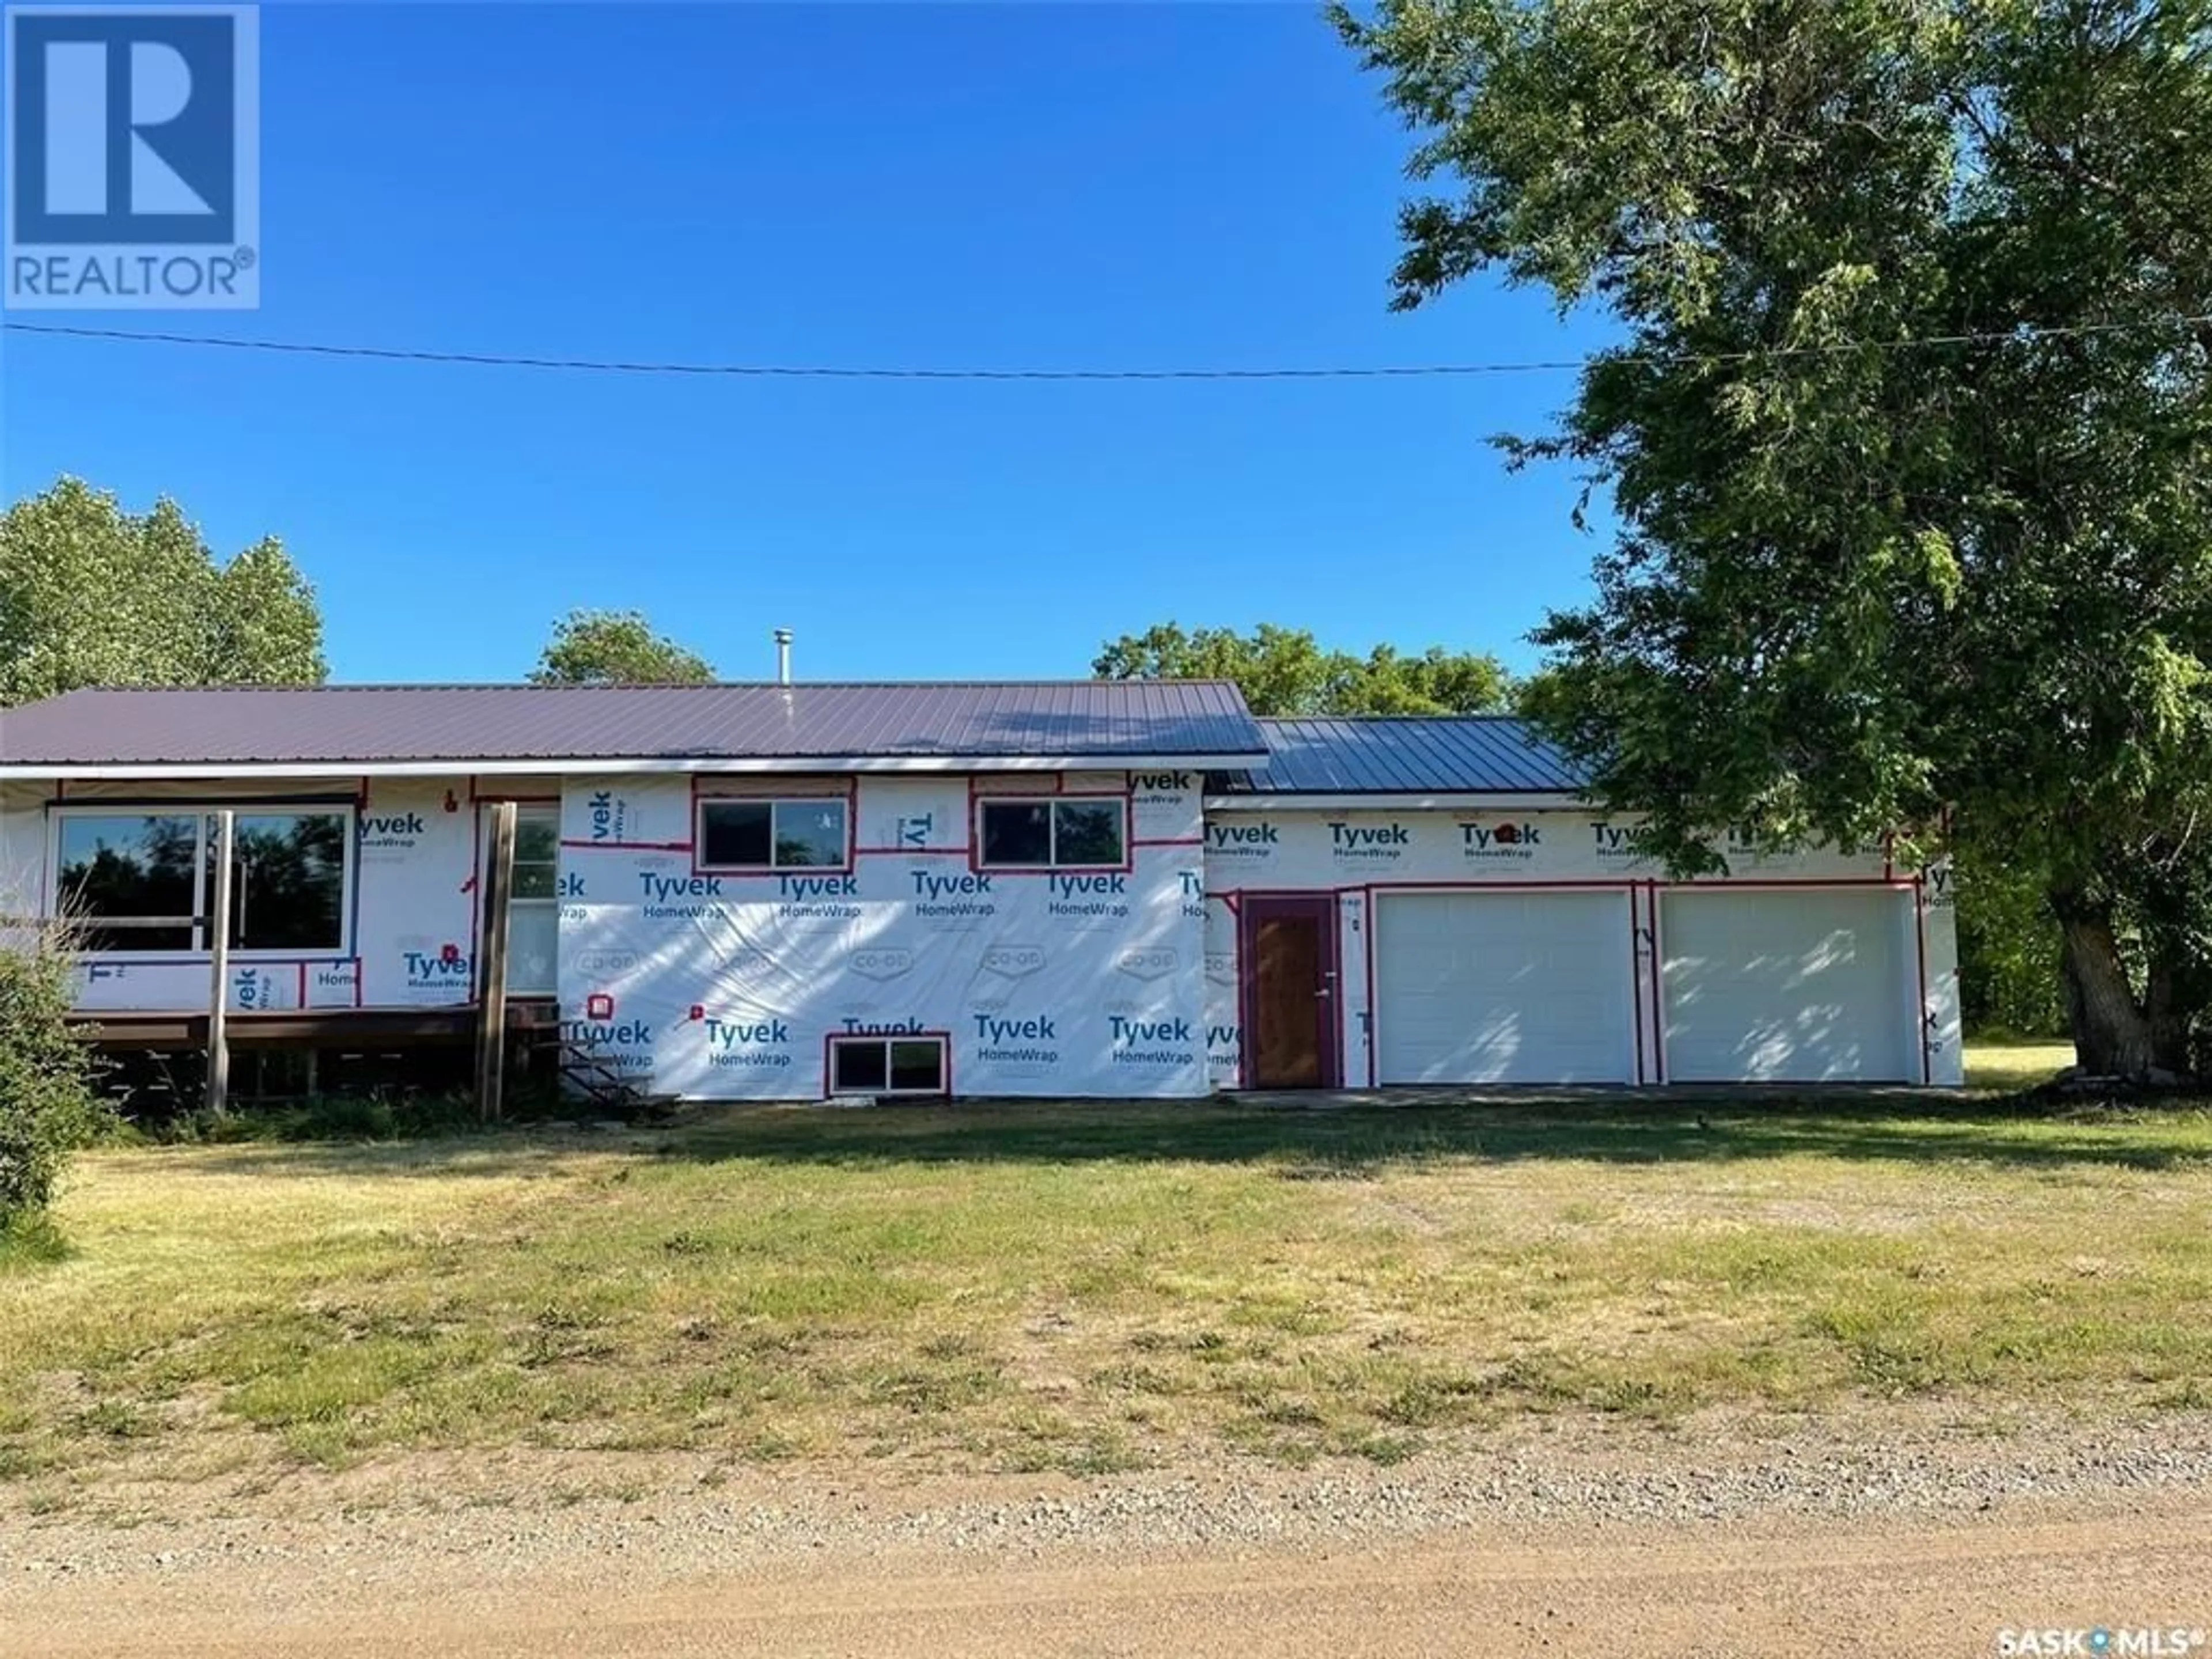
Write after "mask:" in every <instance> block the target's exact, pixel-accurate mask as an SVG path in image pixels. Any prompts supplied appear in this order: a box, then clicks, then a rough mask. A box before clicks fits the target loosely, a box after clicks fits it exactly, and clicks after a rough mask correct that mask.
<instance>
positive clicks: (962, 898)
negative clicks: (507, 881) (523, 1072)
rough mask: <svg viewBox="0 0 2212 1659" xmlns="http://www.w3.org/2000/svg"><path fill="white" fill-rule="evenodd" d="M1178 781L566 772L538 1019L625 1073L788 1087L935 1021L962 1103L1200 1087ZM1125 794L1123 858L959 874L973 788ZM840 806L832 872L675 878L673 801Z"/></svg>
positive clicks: (1198, 925)
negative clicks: (547, 1011) (866, 1041)
mask: <svg viewBox="0 0 2212 1659" xmlns="http://www.w3.org/2000/svg"><path fill="white" fill-rule="evenodd" d="M1200 783H1201V780H1200V777H1199V776H1198V775H1196V774H1194V773H1170V774H1162V775H1143V774H1139V775H1133V776H1132V775H1125V774H1121V773H1110V774H1094V775H1075V774H1069V775H1061V776H1060V777H1059V778H1058V779H1057V781H1055V779H1054V777H1053V776H1052V775H1043V776H1042V777H1013V776H1003V777H977V778H969V777H965V776H962V775H945V776H933V777H927V778H910V777H902V778H873V777H862V778H860V779H858V780H857V781H854V780H844V779H835V780H830V779H809V780H794V779H786V780H783V781H781V782H779V783H778V784H776V785H774V786H769V785H767V784H763V783H761V782H758V781H740V780H734V779H732V780H720V781H717V780H713V779H702V780H700V781H697V782H696V783H694V782H692V781H687V780H685V779H682V778H667V779H647V780H640V779H636V778H633V777H621V778H611V777H610V778H589V777H576V778H571V779H569V780H568V781H567V783H566V787H565V788H564V790H563V795H562V827H561V836H562V849H561V857H562V889H563V902H562V910H561V922H560V996H561V1012H562V1019H563V1021H564V1022H565V1023H566V1024H565V1030H567V1032H568V1035H569V1036H571V1037H572V1038H574V1039H576V1040H579V1041H580V1042H583V1043H585V1044H586V1046H587V1047H589V1048H592V1049H593V1050H594V1051H596V1052H598V1053H599V1054H601V1055H602V1056H603V1057H604V1058H605V1059H606V1060H608V1061H609V1062H610V1063H611V1064H612V1065H613V1066H616V1067H617V1069H618V1070H619V1071H620V1072H622V1073H623V1074H624V1075H625V1076H627V1077H629V1079H632V1080H633V1081H635V1083H637V1084H638V1085H640V1086H641V1087H644V1088H647V1089H649V1090H651V1091H653V1092H655V1093H659V1094H669V1095H678V1096H683V1097H692V1098H709V1099H766V1100H776V1099H811V1098H818V1097H821V1096H822V1095H823V1094H824V1093H825V1092H826V1091H827V1090H826V1080H827V1076H826V1070H825V1060H826V1043H827V1040H828V1039H829V1037H831V1036H839V1035H844V1034H855V1035H858V1034H866V1033H871V1032H915V1033H937V1034H942V1035H943V1036H945V1039H946V1041H947V1043H948V1046H949V1050H950V1056H951V1085H952V1087H953V1088H954V1089H955V1090H956V1091H957V1092H959V1093H962V1094H966V1095H1044V1096H1052V1095H1121V1096H1130V1095H1135V1096H1155V1097H1190V1096H1197V1095H1202V1094H1204V1093H1206V1087H1207V1085H1206V1042H1205V1031H1204V1027H1203V1018H1202V1012H1203V1007H1204V1004H1205V993H1204V975H1205V964H1204V940H1205V904H1204V899H1203V893H1202V887H1201V876H1200ZM1061 792H1066V793H1099V794H1111V795H1115V796H1122V795H1126V796H1127V799H1128V800H1129V803H1130V817H1129V843H1130V844H1129V848H1128V854H1129V856H1128V859H1127V866H1128V867H1127V869H1124V870H1115V871H1088V870H1066V871H1054V872H1046V871H1008V870H990V871H983V870H978V869H976V868H975V867H974V862H973V860H972V857H971V847H970V842H971V837H972V836H973V833H974V819H975V811H974V803H975V799H976V797H977V796H978V795H980V794H988V793H998V794H1001V795H1004V794H1019V795H1023V796H1036V795H1051V794H1054V793H1061ZM715 793H746V794H750V795H752V796H755V797H758V796H760V795H763V794H769V795H775V796H781V797H784V798H788V797H789V796H790V795H791V794H793V793H802V794H813V793H844V794H846V795H847V796H848V799H851V800H852V802H853V808H852V812H853V825H854V842H855V850H854V857H853V860H852V867H851V868H850V869H849V870H848V871H836V872H821V871H808V870H792V871H786V872H781V873H780V874H769V875H755V874H747V875H727V874H709V873H704V872H699V871H698V870H697V869H696V862H695V859H694V856H693V847H692V836H693V829H694V825H693V817H694V799H695V795H696V794H715Z"/></svg>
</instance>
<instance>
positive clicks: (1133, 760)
mask: <svg viewBox="0 0 2212 1659" xmlns="http://www.w3.org/2000/svg"><path fill="white" fill-rule="evenodd" d="M1266 764H1267V755H1266V754H1265V753H1263V752H1261V751H1258V750H1239V751H1208V752H1206V753H1201V754H1176V753H1157V752H1148V753H1141V754H1127V755H847V756H817V755H792V756H770V757H732V756H698V755H690V756H674V755H671V756H653V757H605V756H596V757H594V756H582V755H537V756H507V757H499V758H488V757H449V758H442V759H422V760H376V761H364V760H345V759H325V760H290V761H128V762H125V761H118V762H102V761H73V762H67V763H63V762H45V761H11V762H6V763H0V782H9V781H19V782H43V781H62V782H77V781H92V780H112V781H118V782H150V781H162V780H189V779H196V778H206V779H210V780H217V779H225V778H238V779H263V778H270V779H284V778H330V777H344V778H410V777H429V778H447V777H520V776H543V775H545V774H547V773H560V774H564V775H566V774H570V773H580V774H589V775H596V776H608V775H631V774H636V775H645V774H651V773H656V772H669V773H677V774H683V773H691V772H720V773H772V772H804V773H818V772H854V773H882V772H908V773H915V772H919V773H938V774H942V773H947V772H955V773H957V772H1206V771H1243V770H1249V769H1255V768H1258V767H1261V766H1265V765H1266Z"/></svg>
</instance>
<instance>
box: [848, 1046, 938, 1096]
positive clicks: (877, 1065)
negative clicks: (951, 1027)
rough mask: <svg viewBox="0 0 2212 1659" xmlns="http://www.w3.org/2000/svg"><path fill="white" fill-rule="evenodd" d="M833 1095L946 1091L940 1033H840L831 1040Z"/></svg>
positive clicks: (933, 1092)
mask: <svg viewBox="0 0 2212 1659" xmlns="http://www.w3.org/2000/svg"><path fill="white" fill-rule="evenodd" d="M829 1092H830V1093H831V1094H833V1095H941V1094H944V1093H945V1039H944V1038H943V1037H941V1036H841V1037H832V1038H830V1039H829Z"/></svg>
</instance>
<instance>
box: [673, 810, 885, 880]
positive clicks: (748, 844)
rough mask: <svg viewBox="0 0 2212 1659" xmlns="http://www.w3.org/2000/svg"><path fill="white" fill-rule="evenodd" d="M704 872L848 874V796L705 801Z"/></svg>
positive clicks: (702, 820) (701, 853)
mask: <svg viewBox="0 0 2212 1659" xmlns="http://www.w3.org/2000/svg"><path fill="white" fill-rule="evenodd" d="M697 846H698V849H699V851H698V860H699V867H700V868H701V869H702V870H721V871H746V870H823V869H829V870H842V869H843V868H845V867H846V866H847V865H848V863H849V862H850V848H849V847H848V842H847V839H846V803H845V800H844V799H843V798H842V796H816V797H813V798H811V799H799V800H735V799H732V800H702V801H701V802H700V803H699V838H698V842H697Z"/></svg>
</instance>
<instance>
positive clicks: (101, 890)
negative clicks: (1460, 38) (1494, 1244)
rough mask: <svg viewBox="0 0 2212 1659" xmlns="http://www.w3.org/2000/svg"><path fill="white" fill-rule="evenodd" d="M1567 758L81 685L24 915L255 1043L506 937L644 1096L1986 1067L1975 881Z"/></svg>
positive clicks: (1204, 1088)
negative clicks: (1688, 835) (1718, 860)
mask: <svg viewBox="0 0 2212 1659" xmlns="http://www.w3.org/2000/svg"><path fill="white" fill-rule="evenodd" d="M1579 783H1580V780H1579V779H1578V777H1577V775H1576V773H1575V771H1574V769H1572V768H1571V766H1570V765H1569V764H1568V763H1566V762H1565V760H1564V758H1563V757H1561V756H1560V755H1559V753H1557V752H1556V751H1555V750H1553V749H1552V748H1550V747H1549V746H1547V744H1544V743H1543V742H1542V741H1541V740H1540V739H1538V738H1536V737H1535V736H1534V735H1533V734H1532V733H1531V732H1529V731H1528V729H1527V728H1526V727H1524V726H1522V724H1521V723H1520V722H1518V721H1516V720H1510V719H1497V718H1440V719H1377V720H1256V719H1255V718H1253V717H1252V716H1251V714H1249V712H1248V711H1247V709H1246V708H1245V706H1244V703H1243V699H1242V698H1241V697H1240V696H1238V694H1237V690H1235V689H1234V688H1233V687H1231V686H1229V685H1226V684H1213V683H1200V682H1100V681H1083V682H1073V683H1066V684H820V683H811V684H747V685H736V684H732V685H713V686H696V687H644V688H627V687H577V688H553V687H538V686H489V685H453V686H435V685H420V686H331V687H327V688H319V689H312V690H292V689H283V690H279V689H265V690H264V689H213V690H84V691H75V692H71V693H69V694H68V695H66V696H60V697H57V698H54V699H52V700H51V701H48V702H42V703H37V704H33V705H30V706H27V707H24V708H15V709H10V710H9V711H7V712H6V714H4V716H0V889H4V896H3V897H4V902H0V908H4V909H5V910H6V912H7V913H8V914H9V915H10V916H12V917H14V918H15V919H16V921H17V922H18V923H19V924H20V923H21V922H23V921H27V919H29V918H32V917H40V916H52V915H57V914H62V913H65V914H67V915H70V916H71V917H72V918H74V920H75V921H76V924H77V926H78V927H79V934H78V939H79V947H78V948H79V951H80V953H81V954H80V960H79V966H78V969H77V971H78V975H79V981H80V987H79V994H78V1007H79V1009H80V1011H81V1012H82V1013H83V1014H84V1015H85V1016H86V1017H87V1018H88V1020H96V1021H97V1023H98V1028H99V1040H100V1042H103V1043H106V1044H109V1045H111V1046H115V1047H118V1048H125V1047H130V1048H162V1047H171V1048H190V1047H192V1046H196V1045H197V1044H198V1043H199V1042H201V1041H203V1039H204V1033H205V1030H206V1027H207V1024H208V1022H209V1019H210V1010H211V1006H212V1004H213V1000H214V998H213V992H212V979H213V974H212V964H213V958H214V957H215V954H216V951H215V947H216V945H217V943H218V940H217V939H216V930H217V928H218V927H220V928H221V929H222V930H223V935H222V939H221V940H220V943H221V945H222V956H223V957H224V958H225V961H224V964H223V979H224V989H225V998H226V1005H227V1006H226V1008H225V1022H224V1023H225V1025H226V1027H227V1030H228V1039H229V1041H231V1042H234V1043H238V1044H241V1045H246V1044H264V1045H272V1046H276V1045H289V1046H292V1047H296V1048H343V1047H345V1046H347V1045H360V1044H363V1043H370V1042H374V1043H382V1044H387V1045H391V1044H399V1045H404V1044H413V1043H426V1044H427V1043H436V1042H465V1041H467V1040H468V1039H469V1036H470V1034H471V1031H473V1030H475V1029H476V1028H477V1019H478V1016H479V1013H480V1012H481V1009H480V1006H479V1005H480V1003H481V1001H482V998H481V987H482V985H483V981H484V979H485V977H486V970H487V964H488V963H489V962H490V961H491V959H492V958H493V957H494V956H495V955H497V956H499V957H501V958H502V960H501V969H502V971H503V977H504V981H505V998H504V1000H503V1001H502V1002H501V1007H502V1009H503V1010H504V1011H506V1012H508V1013H510V1014H511V1015H512V1019H511V1022H510V1023H511V1024H513V1026H515V1027H517V1028H519V1029H523V1030H531V1029H537V1030H548V1031H553V1032H557V1033H558V1035H559V1038H560V1040H561V1041H562V1042H563V1043H564V1044H565V1045H566V1046H567V1047H568V1048H569V1049H571V1050H572V1051H574V1052H577V1053H580V1054H586V1055H589V1056H591V1057H592V1060H593V1063H594V1064H596V1065H598V1066H602V1067H604V1068H605V1071H606V1072H607V1073H609V1074H610V1075H613V1076H616V1077H618V1078H620V1079H623V1080H624V1081H625V1082H626V1083H628V1084H629V1085H632V1086H634V1087H635V1089H636V1090H637V1091H641V1092H645V1093H649V1094H653V1095H660V1096H673V1097H690V1098H716V1099H769V1100H787V1099H811V1098H819V1097H824V1096H828V1095H845V1094H868V1095H898V1094H913V1095H955V1094H957V1095H969V1096H999V1095H1031V1096H1146V1097H1154V1096H1156V1097H1194V1096H1200V1095H1205V1094H1207V1093H1209V1092H1211V1091H1215V1090H1223V1089H1260V1088H1265V1089H1285V1088H1297V1087H1302V1086H1305V1087H1330V1086H1338V1085H1390V1084H1416V1083H1419V1084H1443V1083H1468V1084H1485V1085H1495V1084H1558V1083H1591V1084H1647V1085H1654V1084H1676V1083H1713V1082H1739V1081H1788V1082H1798V1083H1816V1082H1829V1081H1838V1082H1840V1081H1849V1082H1854V1083H1863V1082H1875V1081H1881V1082H1899V1083H1913V1084H1922V1083H1935V1084H1955V1083H1958V1082H1960V1031H1959V1000H1958V987H1957V970H1956V956H1957V952H1956V946H1955V942H1954V931H1953V921H1952V911H1951V902H1950V898H1951V896H1950V890H1949V881H1948V869H1947V868H1946V867H1944V866H1933V867H1930V868H1926V869H1920V868H1904V867H1899V866H1893V864H1892V863H1891V862H1890V861H1889V860H1888V859H1887V857H1886V856H1885V855H1884V854H1883V852H1882V850H1881V849H1880V848H1874V849H1869V850H1866V851H1862V852H1858V853H1855V854H1843V853H1840V852H1833V851H1825V850H1819V849H1814V850H1810V851H1805V852H1801V853H1795V854H1787V855H1782V856H1771V857H1767V856H1761V855H1759V854H1758V853H1757V852H1756V851H1755V850H1754V849H1753V848H1748V847H1744V846H1729V847H1727V848H1724V849H1723V850H1724V851H1725V853H1726V855H1727V859H1728V863H1729V873H1728V874H1727V875H1726V876H1723V877H1715V878H1701V879H1698V880H1694V881H1687V882H1683V881H1674V880H1670V879H1668V876H1667V874H1666V872H1664V871H1663V870H1661V869H1658V868H1656V867H1652V866H1649V865H1647V864H1646V863H1645V862H1644V861H1643V860H1640V859H1639V858H1638V855H1637V853H1636V850H1635V848H1634V846H1633V837H1632V825H1631V824H1627V823H1620V822H1615V821H1612V820H1608V819H1607V818H1606V817H1603V816H1601V815H1600V814H1597V813H1595V812H1593V811H1591V810H1590V808H1589V805H1588V803H1587V802H1586V801H1585V800H1584V799H1583V796H1582V795H1581V794H1580V793H1579ZM510 802H511V803H513V825H514V828H513V854H512V866H511V876H510V878H508V879H507V882H506V884H505V885H506V891H505V892H504V893H503V894H502V895H501V900H502V902H501V904H500V905H499V906H498V907H497V909H498V911H500V912H502V913H503V915H504V922H503V926H502V927H501V940H500V943H501V944H503V945H504V950H503V951H492V950H487V949H486V945H487V940H486V939H485V937H484V934H485V932H486V926H487V924H486V915H487V906H486V904H485V903H484V902H483V898H484V894H485V890H486V888H487V886H488V885H489V883H488V880H487V878H488V874H489V871H488V867H487V860H488V858H489V850H488V849H489V844H490V842H491V840H492V837H491V836H489V835H488V833H487V826H488V824H489V823H490V822H491V821H492V815H493V814H494V813H495V811H496V810H497V809H498V808H499V806H500V805H501V803H510ZM226 812H227V813H228V815H229V816H228V817H227V818H224V819H222V820H221V822H222V823H227V824H228V826H229V829H228V834H229V836H230V852H229V857H228V861H227V863H228V869H227V872H226V871H225V870H223V869H222V868H219V867H218V866H217V861H216V857H215V848H216V844H217V840H218V836H217V832H216V825H217V823H218V821H219V820H218V815H219V814H222V813H226ZM502 821H503V820H502ZM224 887H227V888H228V905H227V910H228V914H227V915H222V916H221V917H220V918H218V917H217V916H216V914H215V910H216V893H217V891H218V890H219V889H222V888H224ZM109 923H112V925H106V924H109Z"/></svg>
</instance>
